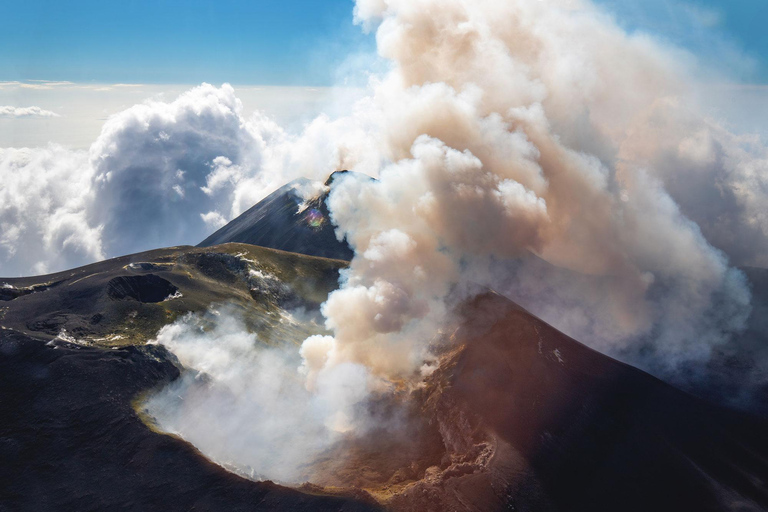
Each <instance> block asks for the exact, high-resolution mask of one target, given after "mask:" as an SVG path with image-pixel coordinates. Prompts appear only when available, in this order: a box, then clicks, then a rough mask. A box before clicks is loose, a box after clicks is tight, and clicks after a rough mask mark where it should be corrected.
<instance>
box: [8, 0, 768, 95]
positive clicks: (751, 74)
mask: <svg viewBox="0 0 768 512" xmlns="http://www.w3.org/2000/svg"><path fill="white" fill-rule="evenodd" d="M545 1H546V0H545ZM598 3H600V4H603V5H605V6H606V8H607V9H608V10H610V11H611V12H613V13H614V14H615V15H616V17H617V19H618V20H619V22H620V23H621V24H622V25H623V26H625V27H626V28H628V29H630V30H638V29H640V30H646V31H650V32H653V33H654V34H656V35H660V36H661V37H662V38H663V39H666V40H668V41H670V42H673V43H675V44H678V45H681V46H684V47H686V48H688V49H690V50H692V51H693V52H694V53H696V54H698V55H700V56H701V57H702V59H704V60H707V59H709V60H710V61H712V62H714V63H715V65H726V66H727V67H731V68H732V69H730V71H732V72H733V73H736V74H737V75H739V76H738V78H740V79H742V80H744V81H749V82H761V83H766V82H768V31H767V30H765V29H764V23H765V21H766V20H768V0H730V1H728V0H695V1H688V2H685V3H683V2H674V1H668V0H666V1H662V0H642V1H641V0H598ZM352 5H353V2H352V0H282V1H279V2H278V1H265V0H217V1H216V2H212V1H210V0H207V1H203V0H185V1H181V0H176V1H169V0H123V1H111V0H110V1H105V0H100V1H94V0H71V1H67V2H62V1H60V0H24V1H18V0H17V1H10V0H9V1H7V2H3V5H2V7H0V14H1V17H2V18H3V19H4V23H3V35H2V43H0V45H1V46H0V80H29V79H45V80H69V81H73V82H94V83H114V82H134V83H135V82H142V83H177V84H178V83H189V84H192V83H200V82H202V81H208V82H212V83H221V82H225V81H227V82H232V83H240V84H271V85H310V86H321V85H331V84H332V83H334V81H335V80H336V78H337V77H336V75H335V69H336V68H337V67H338V65H339V64H340V63H341V62H343V61H344V59H345V57H346V56H347V55H348V54H349V53H350V52H355V51H361V50H362V51H372V49H373V47H374V42H373V38H372V37H371V36H370V35H368V36H366V35H363V34H362V33H361V31H360V30H359V27H355V26H354V25H353V24H352ZM745 56H746V58H745ZM745 63H746V64H745Z"/></svg>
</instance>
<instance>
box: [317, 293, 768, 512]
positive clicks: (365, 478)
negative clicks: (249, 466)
mask: <svg viewBox="0 0 768 512" xmlns="http://www.w3.org/2000/svg"><path fill="white" fill-rule="evenodd" d="M462 316H463V317H464V322H463V325H462V327H461V328H459V330H458V331H456V332H455V334H454V335H453V337H452V339H453V342H454V343H455V345H453V347H454V348H452V349H450V350H449V351H448V352H447V353H446V354H445V355H444V356H443V358H442V360H441V362H440V365H439V367H438V369H437V370H436V371H435V372H434V373H433V374H432V375H431V376H430V377H429V378H428V379H427V381H426V383H425V386H424V387H423V388H422V389H421V391H419V392H418V393H417V396H416V401H417V403H420V404H421V405H420V410H421V413H420V416H421V418H422V419H423V420H424V421H425V422H426V424H427V425H428V426H427V427H422V428H426V431H424V432H422V433H421V439H422V441H421V442H422V443H423V444H422V446H421V447H420V448H419V449H418V450H417V449H414V448H412V447H411V448H410V450H411V453H413V454H415V455H416V456H417V457H420V458H419V459H417V460H415V461H410V462H408V463H405V464H403V463H402V462H401V461H399V460H398V457H399V456H400V454H399V453H398V450H396V449H393V448H392V446H396V441H394V440H392V441H387V436H388V435H389V436H390V437H391V434H387V433H386V432H383V433H382V432H376V433H375V434H374V435H373V439H370V440H363V441H361V442H358V443H356V445H354V446H353V449H352V450H350V451H348V452H347V453H348V454H351V455H349V456H348V458H347V459H346V463H344V464H340V463H336V464H333V463H329V462H328V461H325V460H322V461H319V462H318V467H317V470H318V475H319V476H318V480H319V481H321V482H322V483H323V484H325V485H339V486H344V485H358V486H360V487H363V488H365V489H367V490H368V491H369V492H371V493H372V494H373V495H375V496H377V497H379V499H381V500H382V501H383V502H384V503H386V504H387V505H388V507H389V508H391V509H394V510H397V511H409V512H411V511H412V512H417V511H418V512H424V511H443V510H473V511H475V510H482V511H496V510H515V511H518V512H521V511H527V512H541V511H547V512H574V511H579V512H581V511H583V512H596V511H598V512H602V511H610V512H613V511H617V512H648V511H653V512H666V511H668V512H703V511H725V510H738V511H763V510H768V422H766V421H765V420H762V419H759V418H757V417H752V416H749V415H745V414H742V413H738V412H733V411H730V410H726V409H722V408H719V407H717V406H714V405H711V404H709V403H707V402H704V401H702V400H700V399H698V398H695V397H693V396H692V395H689V394H687V393H684V392H682V391H679V390H677V389H675V388H673V387H671V386H669V385H667V384H665V383H663V382H661V381H659V380H658V379H656V378H654V377H652V376H650V375H648V374H646V373H644V372H641V371H639V370H636V369H634V368H632V367H629V366H627V365H624V364H622V363H619V362H617V361H615V360H613V359H611V358H609V357H606V356H604V355H602V354H599V353H597V352H595V351H593V350H591V349H589V348H587V347H585V346H584V345H582V344H580V343H578V342H576V341H575V340H573V339H571V338H569V337H567V336H565V335H564V334H562V333H560V332H559V331H557V330H555V329H554V328H552V327H551V326H549V325H547V324H546V323H544V322H543V321H541V320H539V319H538V318H536V317H534V316H533V315H531V314H530V313H528V312H527V311H525V310H523V309H522V308H519V307H518V306H516V305H515V304H514V303H512V302H511V301H509V300H507V299H505V298H503V297H501V296H499V295H495V294H487V295H485V296H481V297H479V298H477V299H476V300H474V301H473V302H472V303H470V304H467V305H466V306H465V307H464V309H463V312H462ZM395 438H397V436H395ZM415 438H416V435H415V432H409V433H408V440H409V441H410V440H412V439H415ZM399 442H400V443H404V442H405V441H402V440H401V441H399ZM371 446H374V447H375V446H379V447H381V448H380V449H371V448H370V447H371ZM419 453H420V454H421V455H418V454H419ZM336 460H339V459H338V458H336ZM398 464H400V466H399V467H398Z"/></svg>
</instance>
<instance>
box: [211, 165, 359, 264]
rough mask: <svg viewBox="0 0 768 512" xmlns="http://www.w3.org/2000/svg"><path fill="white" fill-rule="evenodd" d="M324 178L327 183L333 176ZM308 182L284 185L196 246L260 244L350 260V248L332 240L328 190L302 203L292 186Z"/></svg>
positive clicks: (295, 187) (302, 181)
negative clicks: (327, 204)
mask: <svg viewBox="0 0 768 512" xmlns="http://www.w3.org/2000/svg"><path fill="white" fill-rule="evenodd" d="M337 175H339V173H334V174H332V175H331V177H329V178H328V181H327V182H326V185H330V184H331V183H332V181H333V179H334V177H335V176H337ZM309 183H310V181H309V180H307V179H304V178H300V179H297V180H294V181H292V182H291V183H288V184H287V185H284V186H283V187H281V188H279V189H277V190H276V191H275V192H273V193H272V194H270V195H269V196H267V197H266V198H265V199H263V200H262V201H260V202H259V203H257V204H256V205H254V206H253V207H251V208H250V209H249V210H247V211H246V212H244V213H243V214H242V215H240V216H239V217H237V218H236V219H234V220H232V221H231V222H230V223H229V224H227V225H226V226H224V227H222V228H221V229H219V230H218V231H216V232H215V233H214V234H212V235H211V236H209V237H208V238H206V239H205V240H203V241H202V242H201V243H200V244H199V245H198V247H208V246H211V245H218V244H223V243H229V242H239V243H244V244H252V245H260V246H262V247H271V248H273V249H280V250H282V251H289V252H297V253H301V254H308V255H310V256H321V257H324V258H334V259H341V260H351V259H352V256H353V252H352V249H350V247H349V245H348V244H347V243H346V241H342V242H340V241H339V240H337V239H336V234H335V232H334V227H333V224H332V223H331V218H330V214H329V212H328V208H327V206H326V205H325V201H326V199H327V197H328V193H329V190H326V191H324V192H323V193H322V194H320V195H319V196H317V197H316V198H314V199H311V200H309V201H307V202H306V204H303V200H302V199H301V197H299V196H298V194H297V193H296V189H297V188H298V187H300V186H302V185H307V184H309Z"/></svg>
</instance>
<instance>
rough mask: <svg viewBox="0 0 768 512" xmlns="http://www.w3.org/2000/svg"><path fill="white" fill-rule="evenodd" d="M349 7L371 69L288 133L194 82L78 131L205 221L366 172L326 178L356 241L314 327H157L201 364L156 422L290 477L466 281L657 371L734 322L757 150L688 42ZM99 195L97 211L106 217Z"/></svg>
mask: <svg viewBox="0 0 768 512" xmlns="http://www.w3.org/2000/svg"><path fill="white" fill-rule="evenodd" d="M355 13H356V17H357V20H358V21H359V22H360V23H361V24H362V25H363V26H364V27H367V28H370V29H373V28H375V29H376V37H377V42H378V48H379V52H380V55H381V57H383V58H384V59H386V60H387V61H388V62H389V63H390V69H389V71H388V72H386V73H384V74H382V75H377V76H374V77H373V78H372V79H371V83H370V87H369V94H368V96H367V97H365V98H364V99H362V100H360V101H359V102H357V103H356V104H355V106H354V108H353V109H351V111H350V112H349V114H348V115H346V116H341V117H337V118H330V117H327V116H321V117H319V118H317V119H316V120H315V121H313V122H312V123H310V124H308V125H307V126H306V127H305V129H304V131H303V132H302V133H300V134H290V133H287V132H285V131H283V130H281V129H280V128H279V127H277V126H275V125H273V124H271V123H270V122H269V121H268V120H266V119H264V118H263V117H256V118H254V119H253V120H250V121H247V122H246V121H244V120H243V119H242V118H241V117H240V114H239V110H238V106H237V102H236V99H234V97H233V96H232V91H231V89H230V88H228V87H226V86H225V87H223V88H221V89H214V88H211V87H209V86H204V87H202V88H199V89H196V90H194V91H192V92H190V93H188V95H187V96H185V97H182V98H180V99H179V100H177V101H176V102H174V103H173V104H168V105H164V104H163V105H160V104H150V105H147V106H143V107H135V108H134V109H132V110H131V111H129V112H128V113H126V114H125V115H124V116H122V117H119V118H115V119H114V120H113V121H112V125H111V128H110V126H108V127H106V128H105V132H104V133H103V134H102V139H103V140H102V141H101V142H99V143H97V144H95V145H94V147H93V148H92V150H91V162H92V165H93V166H94V169H95V170H94V172H95V173H96V174H95V175H96V176H99V178H98V180H97V181H96V183H97V185H96V187H97V188H100V189H101V190H113V193H112V195H111V197H113V198H115V199H116V200H117V201H116V202H117V204H118V205H121V206H120V208H128V206H129V205H130V204H131V200H130V198H131V197H133V196H134V195H135V194H133V193H131V194H127V193H125V190H131V187H134V188H138V189H140V188H142V187H150V188H151V187H155V186H158V187H160V188H159V189H158V190H157V191H152V192H153V193H154V194H155V196H154V197H155V202H157V200H158V199H162V198H163V197H167V196H164V195H163V194H167V195H170V196H172V197H175V198H176V199H175V200H176V201H178V202H180V204H183V205H185V207H187V208H189V209H190V211H193V210H194V209H195V208H197V211H199V213H200V214H201V215H202V216H201V217H200V222H202V223H203V224H205V225H207V226H209V227H210V226H216V225H220V224H221V223H222V222H223V221H224V220H226V219H227V218H229V217H231V215H233V214H235V213H237V212H238V211H241V210H242V209H243V208H244V207H245V206H248V205H249V203H248V200H252V198H253V197H255V196H256V195H257V194H256V193H255V192H253V191H257V190H258V191H263V190H266V189H268V188H269V187H270V186H273V185H276V184H278V183H281V182H282V181H283V180H285V179H286V177H292V176H295V175H297V174H303V175H307V176H310V177H313V178H315V179H321V178H324V177H325V176H326V175H327V174H328V173H329V172H330V171H333V170H337V169H350V170H355V171H360V172H362V173H364V174H367V175H370V176H375V177H377V178H378V180H375V181H374V180H369V179H366V178H364V177H361V176H359V175H355V174H348V175H344V176H343V177H340V178H339V179H337V180H336V181H335V182H334V185H333V187H332V191H331V194H330V197H329V201H328V206H329V209H330V211H331V215H332V218H333V221H334V222H335V223H336V225H337V226H338V231H337V234H338V236H339V237H340V238H341V237H345V238H346V239H347V241H348V242H349V243H350V245H351V246H352V247H353V249H354V250H355V257H354V259H353V260H352V262H351V264H350V267H349V269H348V270H346V271H344V272H343V276H342V283H341V288H340V289H339V290H337V291H335V292H333V293H332V294H331V295H330V297H329V298H328V300H327V301H326V302H325V304H324V305H323V307H322V313H323V315H324V316H325V319H326V327H327V328H328V329H329V330H330V331H331V332H332V335H317V336H312V337H309V338H308V339H306V340H305V341H304V343H303V345H302V346H301V348H300V349H298V348H297V347H294V348H285V347H282V348H274V349H272V348H270V349H268V348H263V347H262V348H259V347H258V344H257V343H256V340H255V339H254V337H253V336H251V335H248V334H247V333H246V332H245V330H244V328H243V327H242V325H241V324H239V323H238V322H236V321H233V320H228V319H226V318H225V317H222V318H220V319H219V320H217V322H216V327H214V328H212V329H207V330H206V329H201V327H200V322H201V320H200V319H199V318H196V317H188V318H186V319H185V320H183V321H181V322H180V323H177V324H174V325H173V326H169V327H166V328H165V329H163V331H161V333H160V335H159V337H158V342H159V343H162V344H164V345H166V346H167V347H168V348H169V349H170V350H171V351H173V352H174V353H175V354H177V355H178V356H179V358H180V359H181V361H182V363H183V364H185V365H186V366H188V367H191V368H195V369H198V370H200V371H202V372H205V374H206V375H208V376H209V378H210V381H206V383H205V384H202V383H199V384H196V382H195V381H190V380H189V378H187V379H185V380H184V381H182V383H181V384H179V386H180V388H179V391H178V394H179V395H180V400H177V401H171V403H169V402H168V401H167V400H168V397H167V396H165V398H162V400H164V401H157V400H161V399H160V398H158V399H156V401H155V402H154V409H155V410H156V411H157V412H156V414H157V416H158V417H159V418H160V420H161V423H162V424H163V425H164V426H165V427H166V428H170V429H171V430H173V431H177V432H179V433H181V434H182V435H183V436H184V437H186V438H187V439H189V440H190V441H192V442H194V443H195V444H196V445H197V446H199V447H201V449H203V451H205V452H206V453H208V454H209V455H211V456H212V457H213V458H214V459H216V460H219V461H237V462H238V463H239V464H240V465H241V466H242V465H250V466H251V467H253V468H254V471H255V473H257V474H259V475H261V474H266V475H268V476H270V477H273V478H278V479H282V480H286V481H298V480H301V479H303V478H305V477H306V476H307V473H306V472H302V464H303V463H304V462H306V461H308V460H311V459H312V458H313V457H315V456H316V455H318V454H319V453H321V452H322V450H324V449H325V448H327V447H328V446H330V445H331V444H332V443H333V442H334V441H335V440H336V439H337V438H338V437H337V436H338V435H339V431H345V430H347V429H353V430H354V429H355V428H361V425H363V426H364V425H366V424H367V422H366V421H365V420H364V419H361V418H364V416H362V417H361V416H360V415H359V411H361V410H365V408H364V407H361V404H364V403H365V402H366V397H367V396H368V394H369V393H371V392H373V391H382V390H387V389H389V388H391V387H398V388H400V389H402V387H403V385H405V386H407V385H409V384H415V383H417V382H418V380H419V379H420V377H421V374H422V369H424V368H427V369H428V368H431V367H433V359H434V355H433V354H431V353H430V347H431V346H432V344H433V342H434V341H435V340H436V338H438V337H439V335H440V333H441V332H442V331H443V330H444V329H446V328H448V327H450V325H449V324H450V315H449V312H450V308H451V305H452V304H453V301H454V300H457V299H461V298H462V297H465V296H466V295H467V294H469V293H470V290H477V289H478V288H477V286H476V285H477V284H480V285H484V286H489V287H491V288H495V289H497V290H499V291H501V292H503V293H506V294H508V295H509V296H511V297H513V298H515V299H516V300H518V301H519V302H520V303H522V304H523V305H524V306H526V307H528V308H529V309H531V310H532V311H533V312H534V313H536V314H539V315H541V316H542V317H544V319H545V320H548V321H549V322H551V323H552V324H554V325H555V326H556V327H558V328H560V329H562V330H564V331H565V332H566V333H568V334H571V335H574V336H575V337H577V338H578V339H580V340H581V341H583V342H585V343H588V344H591V345H592V346H595V347H598V348H600V349H602V350H603V351H605V352H608V353H611V354H613V355H617V356H620V357H622V358H624V359H625V360H629V361H631V362H633V363H635V364H638V365H640V366H642V367H644V368H646V369H650V370H652V371H654V372H656V373H657V374H660V375H662V376H666V377H673V376H674V375H675V371H676V369H677V368H678V366H679V365H680V364H681V363H690V362H693V363H703V362H706V361H707V360H708V357H709V355H710V352H711V351H712V349H713V348H714V347H717V346H718V345H720V344H723V343H725V342H727V340H728V339H729V338H730V337H731V336H733V335H734V333H738V332H739V331H740V330H741V329H743V328H744V325H745V322H746V320H747V317H748V315H749V311H750V310H749V302H750V293H749V289H748V287H747V285H746V282H745V279H744V277H743V275H742V274H741V272H739V271H738V270H736V269H735V268H734V267H733V266H732V265H733V263H731V262H735V263H736V264H754V265H765V264H766V262H768V236H766V235H768V217H766V213H765V212H766V211H768V208H766V205H768V200H767V198H766V193H767V192H766V191H768V150H767V149H766V147H765V146H764V145H763V144H762V143H761V141H760V140H758V139H756V138H753V137H749V136H743V135H735V134H732V133H730V132H729V131H728V130H727V129H726V127H724V126H721V125H720V124H718V122H717V121H716V120H713V119H709V118H706V117H704V116H702V115H701V114H698V113H697V108H696V105H694V104H693V103H691V102H686V101H685V100H684V98H685V97H687V95H688V94H693V93H694V92H695V91H696V89H697V87H698V85H697V81H696V80H695V79H694V78H692V77H693V73H694V69H695V66H694V64H693V59H692V57H691V56H690V55H686V54H684V53H682V52H680V51H677V50H674V49H669V48H665V47H663V46H662V45H660V44H659V43H657V42H655V41H653V40H652V39H651V38H649V37H646V36H629V35H627V34H626V33H625V32H623V31H622V30H621V29H619V28H618V26H617V25H616V24H615V23H614V21H613V20H612V19H610V18H609V17H607V16H606V15H604V14H603V13H601V12H600V11H599V10H598V9H597V8H596V7H594V6H593V5H592V4H591V3H589V2H587V1H579V0H569V1H563V2H557V1H547V2H539V1H533V0H509V1H504V2H501V1H491V0H486V1H466V0H358V1H357V4H356V9H355ZM118 121H119V122H118ZM203 128H205V129H204V130H203ZM148 134H152V137H154V138H150V137H148ZM129 135H130V136H129ZM124 137H127V141H124V140H122V139H123V138H124ZM211 140H212V141H214V142H211ZM189 143H191V144H193V146H194V147H195V151H194V152H191V153H190V152H189V151H187V150H186V149H185V148H186V147H187V144H189ZM153 144H157V145H160V146H161V147H163V148H165V149H164V151H166V150H168V151H170V152H169V153H161V154H167V155H171V158H169V159H163V158H161V157H158V156H156V155H155V153H154V152H153V150H152V148H153ZM211 144H213V145H211ZM99 155H102V156H99ZM190 155H192V157H190ZM110 173H113V174H110ZM157 173H159V174H160V176H162V177H163V178H162V179H160V180H154V181H153V180H151V179H150V178H149V176H150V174H151V175H152V176H155V175H156V174H157ZM135 177H141V178H140V179H139V180H136V181H133V178H135ZM157 183H161V185H156V184H157ZM118 185H119V186H118ZM176 187H180V188H181V192H179V191H178V190H177V189H176ZM174 191H175V192H174ZM174 193H175V194H176V196H178V197H176V196H173V194H174ZM99 194H101V192H100V193H99ZM249 194H253V195H249ZM97 195H98V194H97ZM98 196H99V197H100V195H98ZM117 211H119V210H114V212H117ZM114 212H110V211H107V212H106V213H105V214H104V218H106V219H108V220H107V223H109V222H113V223H115V222H126V221H125V218H124V217H123V216H120V215H117V214H116V213H114ZM187 213H189V212H187ZM110 215H112V216H110ZM154 218H156V215H152V216H149V215H148V216H147V218H146V219H145V223H146V224H148V225H150V226H153V224H152V222H154V220H153V219H154ZM109 219H113V220H109ZM179 221H180V219H178V218H176V219H174V222H179ZM108 225H109V224H108ZM201 225H202V224H201ZM185 226H186V228H187V229H189V224H187V225H185ZM108 229H109V228H107V230H108ZM190 232H191V231H190ZM158 236H159V235H158ZM130 239H131V238H130V237H129V240H130ZM126 247H127V246H126ZM297 369H298V370H297ZM161 396H162V395H161Z"/></svg>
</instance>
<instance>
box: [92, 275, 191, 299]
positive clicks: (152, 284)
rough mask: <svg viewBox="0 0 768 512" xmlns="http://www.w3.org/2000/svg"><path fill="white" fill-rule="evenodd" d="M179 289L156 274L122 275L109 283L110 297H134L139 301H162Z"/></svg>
mask: <svg viewBox="0 0 768 512" xmlns="http://www.w3.org/2000/svg"><path fill="white" fill-rule="evenodd" d="M177 291H179V289H178V288H176V287H175V286H174V285H173V284H171V283H170V282H169V281H167V280H165V279H163V278H162V277H159V276H156V275H155V274H145V275H140V276H120V277H115V278H114V279H111V280H110V281H109V283H107V294H108V295H109V298H110V299H114V300H122V299H133V300H137V301H139V302H162V301H164V300H165V299H166V298H167V297H168V296H169V295H173V294H174V293H176V292H177Z"/></svg>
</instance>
